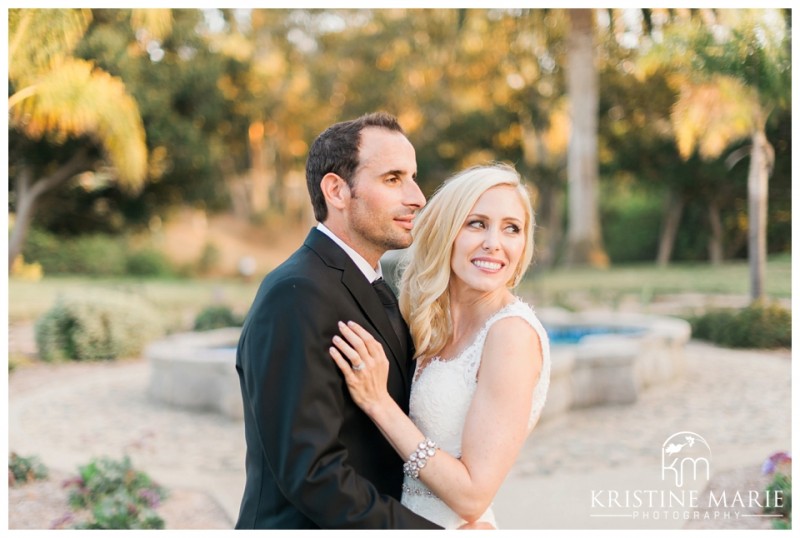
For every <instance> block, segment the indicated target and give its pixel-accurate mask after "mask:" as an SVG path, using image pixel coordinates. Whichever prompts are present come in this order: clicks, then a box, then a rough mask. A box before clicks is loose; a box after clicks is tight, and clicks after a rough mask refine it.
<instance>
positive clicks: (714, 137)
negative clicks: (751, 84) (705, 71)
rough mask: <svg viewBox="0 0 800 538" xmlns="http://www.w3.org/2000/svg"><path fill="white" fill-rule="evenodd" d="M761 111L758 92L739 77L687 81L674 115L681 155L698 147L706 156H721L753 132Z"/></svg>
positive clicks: (717, 77) (674, 126) (676, 137)
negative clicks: (734, 143)
mask: <svg viewBox="0 0 800 538" xmlns="http://www.w3.org/2000/svg"><path fill="white" fill-rule="evenodd" d="M758 110H760V108H759V103H758V98H757V95H756V94H755V92H753V90H752V89H749V88H747V87H746V86H744V84H742V83H741V81H739V80H738V79H735V78H732V77H728V76H724V75H718V76H715V77H713V78H711V79H710V80H709V81H708V82H705V83H700V84H692V83H691V82H688V81H687V82H685V83H684V84H683V85H682V87H681V90H680V94H679V96H678V100H677V102H676V103H675V105H674V106H673V108H672V111H671V115H670V117H671V120H672V124H673V129H674V131H675V139H676V141H677V144H678V150H679V151H680V154H681V156H682V157H683V158H685V159H686V158H689V156H691V154H692V153H693V152H694V151H695V149H697V150H698V151H699V153H700V156H701V157H703V158H705V159H713V158H716V157H718V156H719V155H721V154H722V152H723V151H725V148H727V147H728V146H729V145H730V144H731V143H732V142H735V141H736V140H740V139H742V138H745V137H748V136H749V135H750V134H751V133H752V132H753V130H754V129H755V128H756V127H757V123H758V121H759V118H758V114H757V113H758Z"/></svg>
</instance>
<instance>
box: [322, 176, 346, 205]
mask: <svg viewBox="0 0 800 538" xmlns="http://www.w3.org/2000/svg"><path fill="white" fill-rule="evenodd" d="M320 188H321V189H322V194H323V196H325V202H327V204H328V205H329V206H330V207H335V208H336V209H344V207H345V206H346V205H347V203H348V202H349V201H350V187H349V186H348V185H347V182H346V181H345V180H344V179H343V178H342V177H341V176H339V175H337V174H334V173H333V172H328V173H327V174H325V175H324V176H323V177H322V181H320Z"/></svg>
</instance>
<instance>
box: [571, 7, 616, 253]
mask: <svg viewBox="0 0 800 538" xmlns="http://www.w3.org/2000/svg"><path fill="white" fill-rule="evenodd" d="M568 12H569V17H570V21H571V22H572V28H571V30H570V34H569V39H568V40H567V94H568V95H569V101H570V119H571V123H572V126H571V129H570V140H569V147H568V149H567V183H568V185H569V192H568V197H569V210H568V211H569V212H568V224H567V227H568V230H567V241H568V244H567V259H566V262H567V264H568V265H586V264H588V265H592V266H595V267H607V266H608V255H607V254H606V253H605V250H604V249H603V245H602V240H601V237H602V236H601V234H600V218H599V214H598V162H597V121H598V118H597V114H598V101H599V95H598V81H597V69H596V68H595V65H594V45H593V40H592V36H593V14H592V10H590V9H570V10H568Z"/></svg>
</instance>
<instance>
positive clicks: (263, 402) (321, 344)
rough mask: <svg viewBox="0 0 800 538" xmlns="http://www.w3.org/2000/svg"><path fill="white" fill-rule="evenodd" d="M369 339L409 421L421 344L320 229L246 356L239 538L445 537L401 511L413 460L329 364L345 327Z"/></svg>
mask: <svg viewBox="0 0 800 538" xmlns="http://www.w3.org/2000/svg"><path fill="white" fill-rule="evenodd" d="M348 320H352V321H355V322H357V323H359V324H361V325H362V326H363V327H365V328H366V329H367V330H369V331H370V332H371V333H372V334H373V335H374V336H375V337H376V338H377V339H378V340H379V341H380V342H381V343H382V344H383V346H384V349H385V351H386V356H387V357H388V359H389V363H390V369H389V382H388V388H389V393H390V394H391V396H392V398H394V400H395V401H397V403H398V404H399V405H400V407H402V408H403V410H404V411H405V412H408V398H409V391H410V383H411V375H412V371H411V360H410V351H409V347H410V340H409V339H407V340H406V342H400V341H399V339H398V338H397V336H396V334H395V333H394V332H393V330H392V326H391V323H390V321H389V318H388V316H387V315H386V312H385V311H384V309H383V305H382V304H381V301H380V299H379V298H378V295H377V293H376V292H375V290H374V289H373V288H372V286H371V285H370V283H369V282H368V281H367V279H366V278H364V274H363V273H362V272H361V271H360V270H359V269H358V267H357V266H356V265H355V264H354V263H353V261H352V260H351V259H350V257H349V256H348V255H347V254H346V253H345V252H344V251H343V250H342V249H341V248H340V247H339V246H338V245H336V243H334V242H333V241H332V240H331V239H330V238H329V237H327V236H325V234H323V233H321V232H320V231H319V230H316V229H312V230H311V232H310V233H309V234H308V237H307V238H306V241H305V243H304V244H303V246H302V247H300V249H298V250H297V251H296V252H295V253H294V254H292V256H291V257H290V258H289V259H288V260H287V261H286V262H284V263H283V264H281V265H280V266H279V267H278V268H276V269H275V270H274V271H272V272H271V273H270V274H269V275H268V276H267V277H266V278H265V279H264V281H263V282H262V283H261V286H260V288H259V290H258V293H257V294H256V297H255V300H254V302H253V305H252V307H251V309H250V312H249V313H248V315H247V319H246V321H245V324H244V327H243V329H242V334H241V337H240V340H239V347H238V350H237V357H236V370H237V372H238V374H239V381H240V385H241V389H242V398H243V401H244V426H245V437H246V441H247V457H246V470H247V481H246V484H245V491H244V496H243V498H242V504H241V508H240V511H239V520H238V521H237V523H236V527H237V528H248V529H253V528H274V529H301V528H328V529H335V528H371V529H387V528H436V526H435V525H434V524H433V523H431V522H429V521H428V520H426V519H424V518H422V517H420V516H418V515H416V514H414V513H413V512H411V511H410V510H408V509H406V508H405V507H404V506H402V505H401V504H400V502H399V499H400V495H401V486H402V481H403V471H402V463H403V462H402V460H401V459H400V458H399V456H398V455H397V454H396V453H395V451H394V449H393V448H392V447H391V445H390V444H389V443H388V442H387V441H386V440H385V439H384V438H383V436H382V435H381V433H380V431H379V430H378V429H377V427H376V426H375V425H374V424H373V423H372V422H371V421H370V420H369V418H368V417H367V416H366V415H365V414H364V413H363V412H362V411H361V410H360V409H359V408H358V407H357V406H356V405H355V403H354V402H353V400H352V399H351V398H350V394H349V392H348V390H347V386H346V384H345V382H344V377H343V376H342V374H341V372H340V371H339V369H338V367H337V366H336V364H335V363H334V362H333V359H331V357H330V355H329V354H328V348H329V347H330V346H331V339H332V338H333V336H334V335H335V334H338V332H339V331H338V328H337V322H338V321H348Z"/></svg>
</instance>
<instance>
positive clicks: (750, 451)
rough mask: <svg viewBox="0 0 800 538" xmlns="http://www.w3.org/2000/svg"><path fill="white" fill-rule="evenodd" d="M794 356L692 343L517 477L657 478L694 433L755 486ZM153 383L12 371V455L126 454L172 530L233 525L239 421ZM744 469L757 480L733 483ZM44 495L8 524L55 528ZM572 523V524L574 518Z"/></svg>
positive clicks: (141, 366)
mask: <svg viewBox="0 0 800 538" xmlns="http://www.w3.org/2000/svg"><path fill="white" fill-rule="evenodd" d="M790 359H791V352H790V351H788V350H782V351H770V352H761V351H734V350H723V349H720V348H717V347H714V346H710V345H706V344H702V343H697V342H691V343H690V344H689V346H688V347H687V372H686V375H685V377H684V378H683V379H681V380H679V381H675V382H673V383H672V384H670V385H668V386H662V387H656V388H652V389H650V390H648V391H646V392H645V393H644V394H643V395H642V397H641V398H640V400H639V402H637V403H636V404H634V405H630V406H615V407H603V408H593V409H586V410H580V411H573V412H571V413H568V414H567V415H566V416H564V417H563V418H556V419H553V420H551V421H549V422H545V423H543V424H541V425H539V426H538V427H537V428H536V430H535V431H534V433H533V435H532V436H531V437H530V438H529V440H528V442H527V443H526V445H525V447H523V451H522V453H521V455H520V457H519V460H518V462H517V463H516V465H515V467H514V468H513V469H512V471H511V475H510V477H509V479H510V480H514V481H516V482H518V483H519V482H524V481H526V480H528V481H530V484H535V483H536V480H542V479H552V478H557V477H559V476H576V475H581V474H582V473H591V472H597V471H603V472H605V471H609V472H612V473H613V472H614V471H615V470H616V469H620V470H621V469H625V468H632V467H642V468H648V467H652V468H653V469H654V470H655V471H658V469H659V467H658V465H660V459H659V458H660V447H661V445H662V443H663V442H664V441H665V440H666V439H667V437H669V436H670V435H671V434H673V433H676V432H679V431H685V430H689V431H693V432H697V433H699V434H700V435H702V436H703V437H704V438H705V439H706V440H707V441H708V442H709V444H710V445H711V446H712V447H713V450H714V454H715V460H714V461H715V466H716V467H715V471H719V472H715V475H714V477H713V479H714V480H734V481H737V480H742V481H746V480H752V479H753V477H752V475H753V472H752V470H753V469H757V466H758V465H759V464H760V463H761V461H762V460H763V459H764V458H766V457H767V456H768V455H769V454H770V452H772V451H777V450H789V449H791V360H790ZM148 376H149V369H148V365H147V363H146V362H145V361H143V360H128V361H118V362H115V363H92V364H80V363H75V364H59V365H42V364H35V365H30V366H25V367H21V368H19V369H18V370H16V371H14V372H12V373H11V374H9V425H8V431H9V437H8V439H9V450H10V451H16V452H17V453H19V454H21V455H25V456H29V455H37V456H39V457H40V458H41V459H42V461H43V462H44V463H45V464H46V465H47V466H48V467H50V468H51V469H53V470H54V471H55V472H56V473H60V476H63V475H65V474H72V473H74V472H75V470H76V468H77V466H78V465H82V464H85V463H87V462H88V461H89V459H90V458H92V457H94V456H110V457H120V456H122V455H123V454H128V455H129V456H130V457H131V459H132V461H133V464H134V466H135V467H137V468H139V469H141V470H143V471H145V472H147V473H149V474H150V476H151V477H153V478H154V479H156V480H157V481H159V482H161V483H162V484H163V485H165V486H166V487H167V488H169V489H170V490H172V491H173V492H175V495H174V497H173V500H172V501H168V503H169V502H173V504H172V505H171V507H170V508H169V510H171V512H169V514H170V515H169V517H167V525H168V528H175V529H188V528H218V529H219V528H230V527H231V526H232V522H233V519H234V517H235V514H236V512H237V511H238V504H239V499H240V496H241V491H242V486H243V477H244V449H245V446H244V437H243V425H242V423H241V422H237V421H232V420H230V419H227V418H226V417H223V416H221V415H217V414H211V413H208V414H202V413H194V412H187V411H183V410H180V409H174V408H169V407H165V406H163V405H160V404H157V403H155V402H153V401H151V400H150V399H149V398H148V397H147V386H148V380H149V378H148ZM759 454H760V455H759ZM736 469H750V471H747V473H746V474H747V476H740V475H736V474H735V473H734V474H733V475H731V471H732V470H736ZM726 473H727V474H726ZM730 476H733V477H734V478H729V477H730ZM726 477H728V478H726ZM712 481H713V480H712ZM531 487H533V486H531ZM27 488H29V489H27ZM43 497H53V495H48V494H47V493H43V492H39V493H37V492H36V490H35V486H26V488H10V490H9V527H10V528H12V529H15V528H48V527H49V526H50V524H51V522H52V521H53V520H54V519H56V518H57V517H58V516H59V515H61V513H52V511H53V510H56V508H54V507H53V506H52V505H51V506H49V507H46V508H42V509H41V510H51V513H46V514H38V515H35V514H34V515H31V514H30V513H29V512H30V510H26V506H30V503H32V502H35V501H36V499H41V498H43ZM501 501H502V499H501V498H500V497H498V503H499V502H501ZM26 503H28V504H27V505H26ZM167 509H168V507H167V506H166V505H165V507H164V510H165V511H167ZM563 517H564V521H565V522H566V523H565V525H564V526H566V527H569V526H570V525H569V521H570V516H569V514H564V516H563ZM537 518H538V515H537V514H536V513H527V512H522V513H519V514H518V515H517V523H516V524H517V525H520V526H523V527H524V526H527V527H528V528H531V527H534V528H535V527H537V526H538V525H537V523H536V522H537V521H538V519H537ZM556 524H558V521H556ZM694 526H698V525H694ZM700 526H702V525H700ZM742 526H743V525H742Z"/></svg>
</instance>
